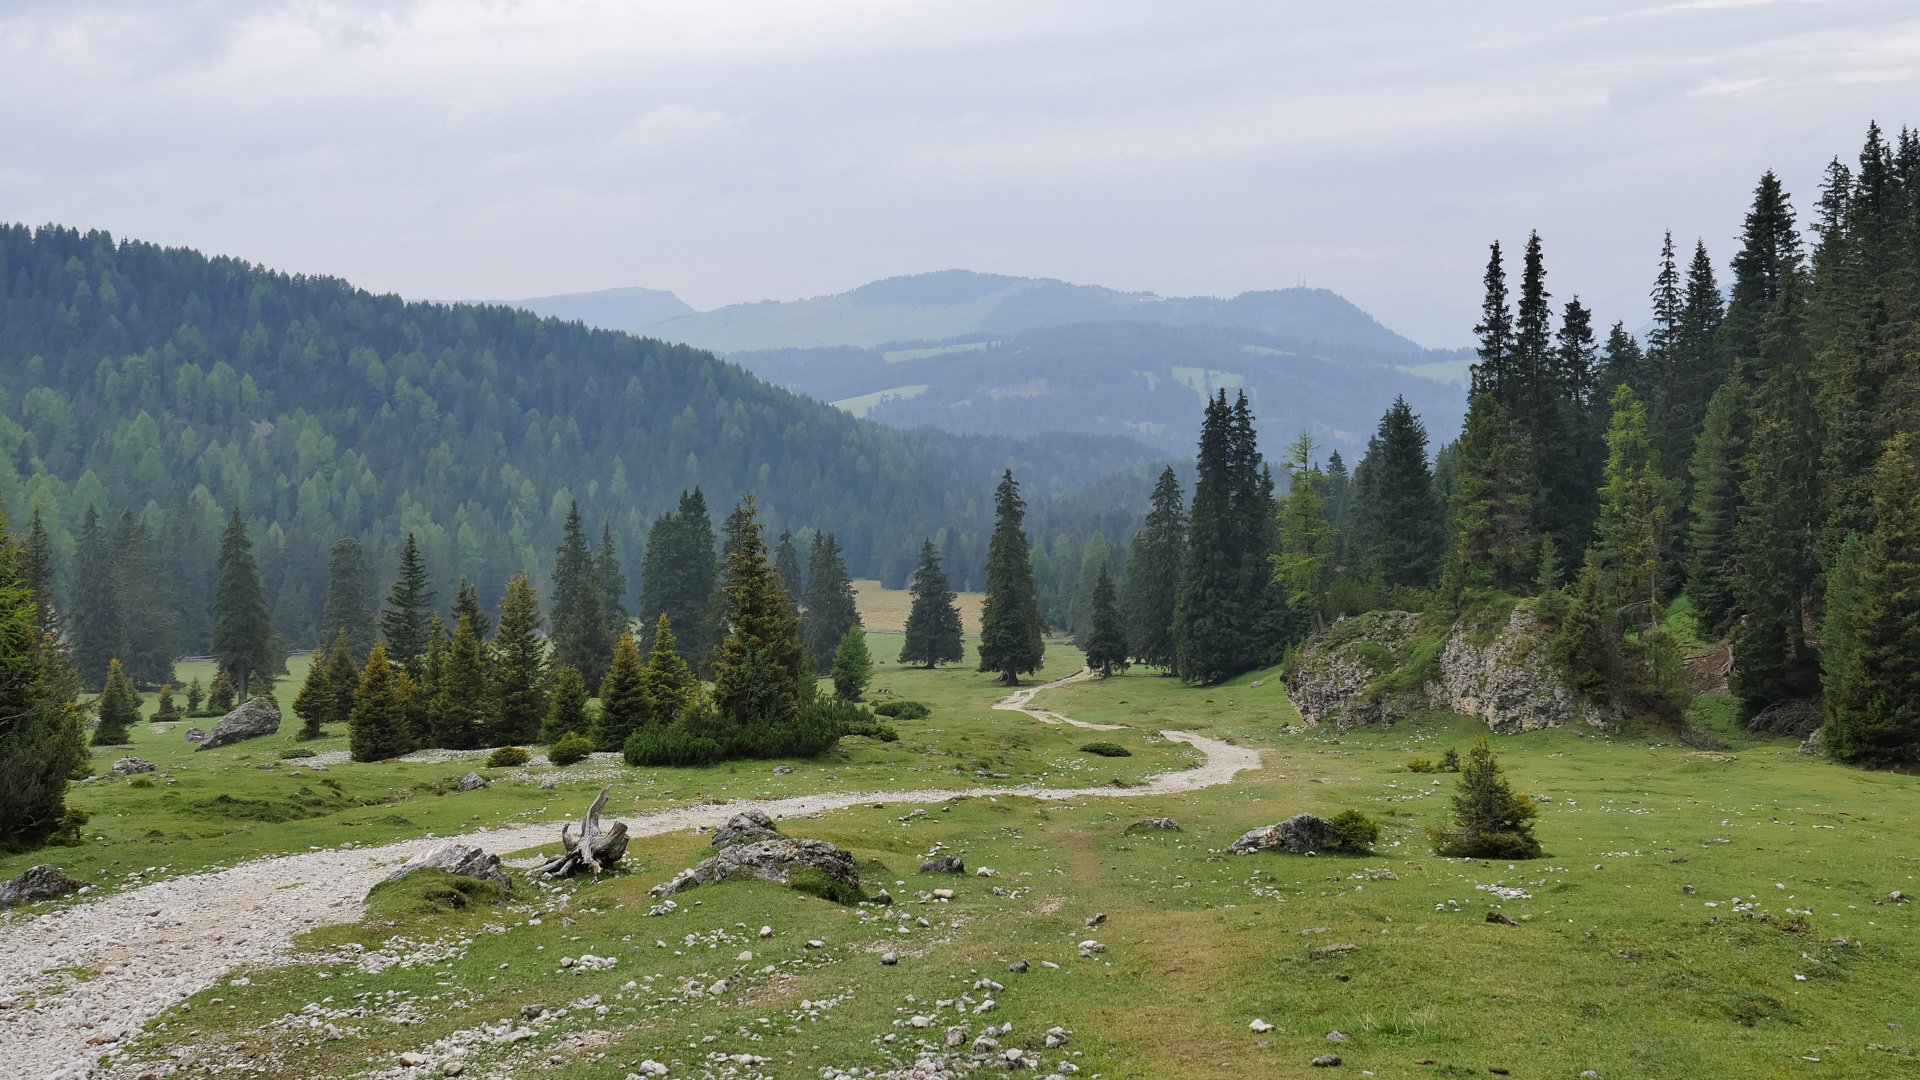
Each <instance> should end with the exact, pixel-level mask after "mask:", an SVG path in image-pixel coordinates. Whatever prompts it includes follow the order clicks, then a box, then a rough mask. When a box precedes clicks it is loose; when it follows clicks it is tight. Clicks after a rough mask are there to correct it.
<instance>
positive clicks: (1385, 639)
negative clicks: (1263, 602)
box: [1287, 611, 1420, 731]
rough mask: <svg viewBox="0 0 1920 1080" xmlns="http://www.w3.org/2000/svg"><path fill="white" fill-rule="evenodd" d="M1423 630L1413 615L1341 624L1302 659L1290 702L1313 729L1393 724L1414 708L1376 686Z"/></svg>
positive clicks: (1384, 614)
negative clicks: (1390, 697)
mask: <svg viewBox="0 0 1920 1080" xmlns="http://www.w3.org/2000/svg"><path fill="white" fill-rule="evenodd" d="M1419 625H1420V616H1418V615H1415V614H1413V613H1412V612H1408V611H1370V612H1367V613H1366V614H1364V615H1356V616H1354V617H1352V618H1350V619H1342V620H1340V621H1339V622H1337V623H1335V624H1334V625H1333V628H1332V629H1331V630H1329V631H1328V632H1327V633H1326V634H1324V635H1322V636H1321V638H1320V639H1319V640H1318V641H1316V642H1314V643H1313V644H1311V645H1309V646H1308V647H1307V649H1306V651H1305V652H1303V653H1302V654H1301V655H1300V665H1299V667H1298V668H1297V669H1296V671H1295V673H1294V678H1293V681H1292V683H1290V684H1289V685H1288V687H1287V697H1288V698H1289V699H1290V700H1291V701H1292V702H1293V705H1294V708H1296V709H1298V710H1300V715H1301V717H1303V718H1304V719H1305V720H1306V721H1307V723H1308V724H1310V725H1312V724H1332V725H1334V726H1335V727H1336V728H1337V729H1338V730H1340V731H1346V730H1348V729H1350V728H1356V727H1360V726H1362V725H1365V724H1382V723H1384V724H1391V723H1393V722H1394V721H1396V720H1398V719H1399V718H1400V717H1401V716H1402V715H1403V714H1404V713H1405V712H1406V711H1407V709H1408V708H1409V707H1411V705H1412V704H1414V703H1413V702H1412V701H1411V700H1403V699H1402V698H1394V699H1392V700H1387V699H1386V698H1385V697H1384V696H1383V695H1381V694H1380V693H1378V692H1377V689H1376V687H1375V684H1376V682H1378V680H1380V679H1382V678H1383V677H1385V676H1386V675H1389V674H1391V673H1392V672H1393V670H1394V668H1396V667H1397V666H1399V664H1400V663H1402V662H1404V660H1405V658H1406V653H1407V652H1408V649H1407V646H1406V643H1407V639H1408V638H1409V637H1410V636H1411V635H1412V634H1413V632H1414V630H1416V629H1417V628H1418V627H1419ZM1403 697H1405V696H1403Z"/></svg>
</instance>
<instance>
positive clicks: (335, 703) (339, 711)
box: [296, 627, 360, 725]
mask: <svg viewBox="0 0 1920 1080" xmlns="http://www.w3.org/2000/svg"><path fill="white" fill-rule="evenodd" d="M349 640H350V639H349V638H348V636H347V630H346V628H345V627H342V628H341V629H340V630H338V631H336V632H335V633H334V635H333V647H332V648H329V649H328V650H327V653H326V662H327V711H326V712H325V713H324V714H323V715H322V716H321V719H320V723H321V724H323V725H325V724H338V725H345V724H346V723H348V722H349V721H350V720H352V718H353V696H354V694H356V693H358V692H359V690H360V662H359V660H358V659H356V658H355V657H354V655H353V649H352V647H351V646H349V645H348V644H347V643H348V641H349ZM314 662H315V663H319V658H318V657H316V658H315V660H314ZM297 707H298V706H297V705H296V709H297Z"/></svg>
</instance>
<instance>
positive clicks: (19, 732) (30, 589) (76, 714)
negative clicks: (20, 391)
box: [0, 516, 88, 851]
mask: <svg viewBox="0 0 1920 1080" xmlns="http://www.w3.org/2000/svg"><path fill="white" fill-rule="evenodd" d="M5 535H6V519H5V517H4V516H0V537H4V536H5ZM31 549H32V544H31V539H30V540H29V544H28V546H27V551H25V552H23V551H21V550H20V549H18V548H16V546H15V545H14V544H12V543H0V849H4V850H8V851H23V850H27V849H30V848H33V847H36V846H38V845H39V844H41V843H43V842H44V841H46V840H47V839H48V838H49V837H50V836H54V835H55V834H57V833H58V832H59V831H60V830H61V829H63V828H65V827H67V822H68V817H67V802H66V796H67V783H68V780H69V778H70V777H71V776H72V775H73V774H74V773H75V772H77V771H79V770H80V769H81V768H83V767H84V766H85V765H86V762H87V760H88V758H87V748H86V732H85V729H84V728H83V727H82V726H81V719H80V710H79V709H78V708H77V707H76V706H75V705H74V703H73V698H72V695H71V692H70V691H68V690H65V689H63V688H62V687H61V686H60V685H59V684H60V683H62V682H65V683H67V684H71V683H72V682H73V681H74V679H73V676H72V675H71V673H70V672H69V673H67V674H65V675H64V676H62V675H60V674H59V673H55V672H50V671H49V670H48V666H49V665H50V664H53V665H65V663H66V660H65V656H64V654H63V653H62V652H61V651H60V649H59V646H58V643H57V641H56V639H55V638H53V637H52V636H51V635H50V634H40V635H36V634H35V630H34V623H35V620H36V619H37V618H39V617H40V616H39V614H38V605H39V603H40V599H39V595H38V594H37V593H36V591H35V590H36V587H37V585H38V583H37V582H36V580H35V579H34V577H33V576H32V575H33V574H34V573H36V572H37V570H35V569H30V567H31V566H32V562H31V558H32V550H31Z"/></svg>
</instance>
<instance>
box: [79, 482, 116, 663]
mask: <svg viewBox="0 0 1920 1080" xmlns="http://www.w3.org/2000/svg"><path fill="white" fill-rule="evenodd" d="M113 562H114V559H113V543H112V538H111V537H109V536H108V534H107V530H106V528H105V527H104V526H102V525H101V524H100V515H99V514H98V513H96V512H95V511H94V508H93V506H92V504H88V506H87V513H86V517H85V518H83V519H82V520H81V525H80V536H79V542H78V545H77V547H76V548H75V550H74V555H73V664H74V667H75V668H76V669H78V671H79V673H80V683H81V685H83V686H86V687H88V688H92V687H103V686H105V685H106V681H107V665H108V663H109V662H111V661H112V660H113V659H114V658H115V657H117V656H119V655H120V653H121V651H122V650H123V649H124V648H125V647H126V642H125V639H124V637H123V635H122V634H121V623H120V601H119V598H118V597H116V596H115V595H114V584H115V575H114V572H113Z"/></svg>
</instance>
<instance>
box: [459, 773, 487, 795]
mask: <svg viewBox="0 0 1920 1080" xmlns="http://www.w3.org/2000/svg"><path fill="white" fill-rule="evenodd" d="M486 786H487V778H486V777H484V776H481V775H480V774H479V773H477V772H470V773H468V774H467V775H465V776H463V777H461V778H460V788H459V790H461V791H472V790H474V789H475V788H483V787H486Z"/></svg>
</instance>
